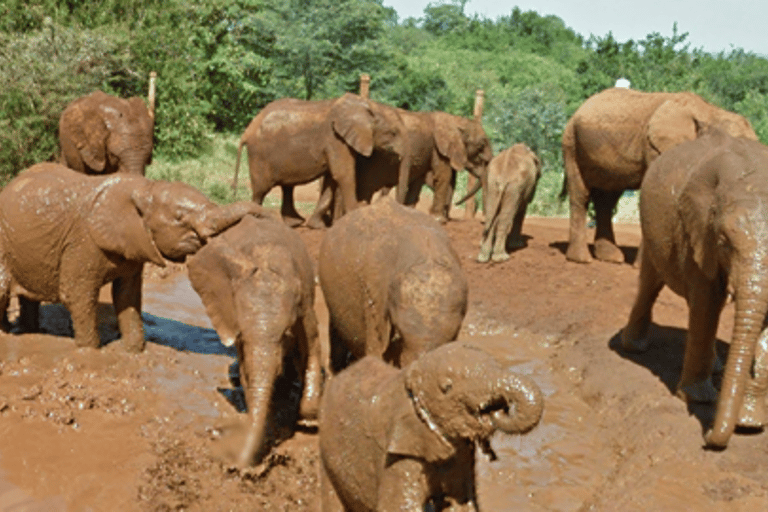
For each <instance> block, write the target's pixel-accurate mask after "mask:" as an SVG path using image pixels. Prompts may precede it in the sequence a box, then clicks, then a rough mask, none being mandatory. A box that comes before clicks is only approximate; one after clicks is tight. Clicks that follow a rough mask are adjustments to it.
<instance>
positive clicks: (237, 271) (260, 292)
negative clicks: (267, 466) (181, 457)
mask: <svg viewBox="0 0 768 512" xmlns="http://www.w3.org/2000/svg"><path fill="white" fill-rule="evenodd" d="M187 268H188V270H189V279H190V281H191V282H192V286H193V287H194V289H195V291H197V293H198V294H199V295H200V298H201V299H202V301H203V304H205V309H206V311H207V312H208V316H209V317H210V318H211V323H212V324H213V326H214V328H215V329H216V331H217V332H218V334H219V336H220V338H221V341H222V343H223V344H224V345H226V346H231V345H235V346H236V347H237V354H238V362H239V366H240V382H241V384H242V386H243V390H244V391H245V400H246V403H247V405H248V413H249V414H250V420H251V426H250V429H249V431H248V435H247V438H246V442H245V446H244V447H243V449H242V451H241V454H240V459H239V461H238V463H239V464H240V466H241V467H242V466H248V465H250V464H251V463H252V462H254V457H257V458H261V456H263V454H264V453H263V452H264V451H265V450H264V449H265V445H266V436H265V432H266V426H267V423H268V421H269V420H270V418H271V415H270V403H271V401H272V393H273V390H274V385H275V381H276V380H277V377H278V376H279V375H280V374H281V372H282V369H283V360H284V356H286V355H293V356H294V360H295V361H296V363H297V364H296V366H297V373H298V374H299V376H300V377H303V380H304V392H303V396H302V399H301V404H300V407H299V415H300V416H301V417H302V418H303V419H304V420H309V421H313V420H316V419H317V410H318V407H319V401H320V391H321V386H322V368H323V367H324V366H326V364H325V363H324V362H323V361H322V360H321V355H322V354H327V353H328V351H327V350H322V349H321V347H320V341H319V337H318V331H317V318H316V317H315V310H314V303H315V274H314V269H313V266H312V261H311V259H310V257H309V254H308V253H307V249H306V247H305V246H304V243H303V242H302V241H301V238H299V235H297V234H296V233H295V232H294V231H293V230H292V229H291V228H289V227H287V226H286V225H285V224H284V223H283V222H282V220H275V219H257V218H255V217H251V216H247V217H245V218H244V219H243V220H242V221H240V223H238V224H237V225H235V226H234V227H232V228H230V229H228V230H227V231H225V232H223V233H222V234H220V235H218V236H216V237H214V238H212V239H211V240H210V242H209V243H208V244H207V245H206V246H205V247H203V248H202V249H200V251H199V252H198V253H197V254H196V255H195V256H194V257H192V258H190V259H189V261H188V263H187Z"/></svg>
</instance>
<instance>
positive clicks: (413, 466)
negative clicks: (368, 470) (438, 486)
mask: <svg viewBox="0 0 768 512" xmlns="http://www.w3.org/2000/svg"><path fill="white" fill-rule="evenodd" d="M381 471H383V474H382V475H379V492H378V503H377V506H376V510H377V511H378V512H400V511H401V510H423V509H424V506H425V505H426V503H427V500H429V498H430V492H429V491H430V489H429V477H428V475H426V474H425V471H424V465H423V462H422V461H420V460H418V459H413V458H410V457H402V458H399V459H398V460H396V461H395V462H393V463H392V464H389V465H387V467H386V468H384V469H382V470H381ZM435 476H437V475H435Z"/></svg>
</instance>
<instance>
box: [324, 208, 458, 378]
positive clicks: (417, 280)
mask: <svg viewBox="0 0 768 512" xmlns="http://www.w3.org/2000/svg"><path fill="white" fill-rule="evenodd" d="M319 277H320V286H321V287H322V289H323V295H324V296H325V301H326V303H327V305H328V312H329V317H330V318H329V327H330V342H331V357H332V366H333V370H334V371H339V370H340V369H341V368H342V367H343V366H344V365H345V364H346V357H347V351H349V353H351V355H352V358H353V359H360V358H362V357H364V356H366V355H375V356H377V357H380V358H382V357H383V358H384V359H385V360H386V361H388V362H391V363H393V364H395V365H396V366H405V365H407V364H408V363H410V362H411V361H413V360H414V359H416V358H417V357H418V356H419V355H420V354H421V353H423V352H426V351H427V350H430V349H432V348H435V347H437V346H439V345H442V344H443V343H447V342H449V341H453V340H455V339H456V336H457V335H458V333H459V329H460V328H461V322H462V321H463V320H464V315H465V314H466V312H467V296H468V288H467V281H466V278H465V277H464V272H463V271H462V269H461V264H460V262H459V258H458V256H457V255H456V252H455V251H454V250H453V248H452V247H451V243H450V240H449V239H448V235H447V234H446V232H445V230H444V229H443V227H442V226H441V225H440V224H439V223H438V222H436V221H435V220H434V219H432V218H430V217H429V216H428V215H426V214H424V213H421V212H418V211H416V210H414V209H413V208H408V207H405V206H402V205H401V204H398V203H396V202H395V201H394V200H393V199H392V198H388V197H384V198H382V199H381V200H379V201H377V202H375V203H374V204H372V205H370V206H365V207H363V208H358V209H357V210H355V211H353V212H351V213H348V214H347V215H345V216H344V217H342V218H341V219H340V220H339V221H338V222H337V223H335V224H334V225H333V226H332V227H331V228H330V229H329V230H328V232H327V233H326V235H325V238H324V239H323V242H322V244H321V246H320V256H319Z"/></svg>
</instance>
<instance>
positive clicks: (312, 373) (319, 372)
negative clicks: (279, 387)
mask: <svg viewBox="0 0 768 512" xmlns="http://www.w3.org/2000/svg"><path fill="white" fill-rule="evenodd" d="M296 331H297V333H298V344H299V347H300V350H302V351H303V352H304V353H305V357H304V358H303V359H304V368H303V371H304V391H303V393H302V396H301V403H300V405H299V416H300V418H301V419H302V422H303V423H304V424H305V425H309V424H312V423H316V420H317V415H318V411H319V409H320V395H321V394H322V389H323V367H324V366H325V365H323V364H322V361H323V355H322V352H323V350H322V347H321V346H320V335H319V333H318V330H317V318H316V317H315V310H314V309H312V308H307V311H306V312H305V313H304V316H303V317H302V318H301V319H299V321H298V323H297V325H296Z"/></svg>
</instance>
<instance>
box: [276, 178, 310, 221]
mask: <svg viewBox="0 0 768 512" xmlns="http://www.w3.org/2000/svg"><path fill="white" fill-rule="evenodd" d="M280 188H281V189H282V190H283V203H282V205H281V206H280V214H281V215H282V216H283V220H284V221H285V223H286V224H288V225H289V226H290V227H292V228H295V227H297V226H301V225H302V224H304V217H302V216H301V214H300V213H299V212H298V211H296V205H295V204H294V202H293V185H282V186H281V187H280Z"/></svg>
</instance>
